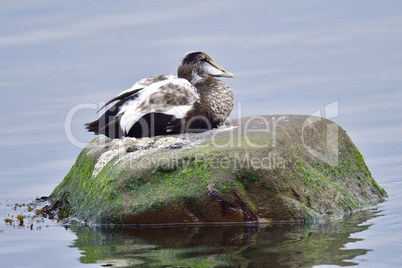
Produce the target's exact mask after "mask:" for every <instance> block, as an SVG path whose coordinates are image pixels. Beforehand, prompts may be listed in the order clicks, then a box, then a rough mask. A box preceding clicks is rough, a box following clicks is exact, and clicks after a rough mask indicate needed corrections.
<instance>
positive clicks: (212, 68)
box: [207, 61, 235, 78]
mask: <svg viewBox="0 0 402 268" xmlns="http://www.w3.org/2000/svg"><path fill="white" fill-rule="evenodd" d="M209 64H210V65H209V66H208V67H207V68H208V73H209V74H210V75H211V76H219V77H231V78H234V77H235V76H234V74H232V73H230V72H228V71H226V70H225V69H223V68H222V67H221V66H219V65H218V64H216V63H215V62H214V61H209Z"/></svg>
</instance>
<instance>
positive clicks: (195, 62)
mask: <svg viewBox="0 0 402 268" xmlns="http://www.w3.org/2000/svg"><path fill="white" fill-rule="evenodd" d="M177 76H178V77H180V78H186V79H187V80H189V81H190V82H191V83H193V84H196V83H198V82H200V81H202V80H205V79H207V78H208V77H211V76H213V77H231V78H234V75H233V74H232V73H229V72H227V71H226V70H225V69H223V68H222V67H221V66H219V65H218V64H216V63H215V62H214V61H213V60H212V59H211V57H210V56H208V55H207V54H206V53H204V52H200V51H197V52H189V53H187V54H186V55H184V57H183V59H182V60H181V62H180V65H179V68H178V70H177Z"/></svg>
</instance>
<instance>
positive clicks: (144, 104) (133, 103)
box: [86, 75, 199, 138]
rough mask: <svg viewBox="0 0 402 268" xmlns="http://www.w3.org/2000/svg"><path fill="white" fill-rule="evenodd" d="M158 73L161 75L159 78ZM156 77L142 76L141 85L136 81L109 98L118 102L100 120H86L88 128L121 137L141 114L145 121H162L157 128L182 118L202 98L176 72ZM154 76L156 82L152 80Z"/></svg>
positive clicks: (99, 132)
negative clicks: (145, 77) (128, 87)
mask: <svg viewBox="0 0 402 268" xmlns="http://www.w3.org/2000/svg"><path fill="white" fill-rule="evenodd" d="M157 77H159V78H161V79H160V80H156V79H155V78H157ZM157 77H153V78H154V79H150V78H147V79H143V80H141V81H139V82H138V83H136V84H138V85H140V86H138V87H135V85H134V86H133V87H132V88H130V89H129V90H126V91H124V92H122V93H120V94H119V95H118V96H116V97H115V98H113V99H112V100H110V101H109V102H108V103H107V104H106V105H109V104H111V103H113V102H115V103H114V104H113V105H111V106H110V107H109V108H107V109H106V111H105V112H104V114H103V115H102V116H100V117H99V119H98V120H95V121H93V122H91V123H88V124H86V128H87V130H88V131H91V132H94V133H95V134H104V135H106V136H108V137H111V138H118V137H121V136H127V135H132V134H131V133H132V132H131V133H130V129H131V128H132V127H133V126H134V125H135V124H136V123H137V122H138V121H139V120H140V119H141V118H142V117H144V118H145V121H146V122H145V123H146V124H152V123H155V122H156V124H157V125H159V126H156V128H158V127H159V128H163V127H166V126H165V125H163V124H164V122H166V121H167V120H169V121H170V122H173V121H174V120H176V119H181V118H183V117H184V116H185V115H186V113H187V112H188V111H189V110H190V109H191V108H193V105H194V103H195V102H196V101H197V100H198V99H199V94H198V92H197V89H196V88H195V87H194V86H193V85H192V84H191V83H190V82H189V81H187V80H186V79H182V78H177V77H176V76H173V75H169V76H164V77H161V76H157ZM151 78H152V77H151ZM152 80H153V81H157V82H153V83H152ZM144 84H148V85H145V86H144ZM151 114H152V116H150V115H151ZM143 121H144V119H143V120H142V121H141V122H140V123H143ZM152 121H153V122H152ZM166 123H167V124H170V123H169V122H166ZM137 125H138V124H137ZM134 135H137V134H134ZM141 135H142V134H139V136H141Z"/></svg>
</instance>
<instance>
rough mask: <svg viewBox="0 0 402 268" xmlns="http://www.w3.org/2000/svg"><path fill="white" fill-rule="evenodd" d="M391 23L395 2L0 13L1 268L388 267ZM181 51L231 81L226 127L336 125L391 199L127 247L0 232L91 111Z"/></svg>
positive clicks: (87, 231)
mask: <svg viewBox="0 0 402 268" xmlns="http://www.w3.org/2000/svg"><path fill="white" fill-rule="evenodd" d="M401 10H402V2H400V1H398V0H394V1H391V0H390V1H375V0H370V1H362V0H357V1H346V0H344V1H343V0H342V1H338V0H337V1H312V0H310V1H297V2H296V1H208V0H207V1H202V2H195V1H191V2H186V3H184V2H182V1H168V2H166V1H146V2H141V3H138V2H134V1H113V2H99V1H85V2H82V1H69V2H68V3H64V2H60V1H52V2H49V1H34V2H33V1H22V0H21V1H1V2H0V18H1V23H0V58H1V60H0V93H1V95H0V96H1V97H0V126H1V127H0V203H1V205H0V219H1V222H0V266H1V267H44V266H50V267H53V266H55V265H57V266H59V267H83V266H91V265H93V266H95V267H99V266H100V265H101V264H95V263H96V262H100V263H103V264H105V263H107V262H108V263H109V264H113V265H114V266H117V265H119V264H120V265H124V264H127V265H133V264H138V265H143V266H146V265H149V266H162V265H167V266H169V265H170V266H180V265H182V266H186V265H187V266H194V265H196V264H198V265H199V266H204V267H207V266H214V265H215V266H217V267H222V266H238V265H240V266H242V267H247V266H249V267H260V266H268V264H269V263H271V264H272V265H273V266H279V265H282V266H285V267H292V266H298V265H301V266H312V265H320V264H333V265H347V264H359V265H361V266H362V267H378V266H379V265H381V266H382V267H397V266H398V265H399V259H398V256H399V253H400V252H402V246H401V243H400V241H401V239H402V235H401V230H402V228H401V227H402V226H401V222H402V217H401V216H400V214H399V213H398V212H399V204H400V203H401V201H402V198H401V194H402V190H401V189H402V188H401V178H402V176H401V173H402V153H401V149H402V135H401V134H402V120H401V119H402V105H401V100H402V91H401V85H402V53H401V50H400V47H401V45H402V16H401ZM194 50H202V51H205V52H207V53H208V54H209V55H210V56H211V57H212V58H213V59H214V60H215V61H216V62H217V63H218V64H219V65H221V66H222V67H224V68H225V69H226V70H228V71H230V72H232V73H234V74H235V75H236V78H235V79H226V80H225V82H226V83H228V84H229V85H230V86H231V88H232V89H233V92H234V96H235V102H236V105H235V108H234V110H233V113H232V115H231V117H233V118H236V117H240V116H250V115H256V114H313V113H315V114H317V113H318V114H319V115H321V116H323V117H327V118H330V119H332V120H334V121H336V122H337V123H338V124H339V125H340V126H342V127H343V128H344V129H345V130H346V131H347V133H348V134H349V135H350V137H351V138H352V140H353V142H354V143H355V144H356V145H357V147H358V148H359V149H360V151H361V152H362V154H363V156H364V157H365V159H366V163H367V164H368V166H369V169H370V171H371V172H372V174H373V177H374V178H375V179H376V180H377V182H378V183H379V184H380V186H382V187H383V188H385V189H386V190H387V192H388V195H389V198H388V199H386V200H385V202H384V203H381V204H379V205H378V206H376V207H375V209H374V210H370V211H366V212H362V213H358V214H356V215H352V217H350V218H346V219H345V220H343V221H341V222H337V223H331V224H329V225H314V226H297V225H292V226H290V225H285V226H267V227H264V228H262V227H261V228H259V229H253V228H244V227H238V226H235V227H230V228H229V227H227V228H226V229H225V228H221V227H220V228H218V227H216V228H212V229H211V228H210V229H205V228H193V227H191V228H190V227H189V228H187V229H184V230H183V229H177V228H176V229H169V230H168V229H166V230H155V229H152V230H143V231H142V232H141V233H138V232H137V231H135V230H127V229H115V230H108V229H97V228H93V227H85V226H80V225H69V226H68V227H67V228H65V227H64V226H63V224H62V223H56V222H55V221H45V222H43V223H42V222H39V223H35V224H34V225H33V227H39V226H40V227H41V229H40V230H39V229H36V228H33V230H30V228H29V225H26V224H25V225H24V226H23V227H19V226H18V224H17V226H16V227H15V228H14V227H13V225H9V224H6V223H5V222H4V219H5V218H7V217H9V216H8V214H9V213H11V214H12V216H15V213H17V212H21V213H27V212H24V210H26V209H27V207H26V206H21V207H19V206H17V207H16V210H15V211H13V207H15V203H18V204H24V203H25V204H27V203H29V202H30V201H32V200H34V199H35V198H36V197H40V196H46V195H49V193H50V192H51V191H52V190H53V188H54V187H55V186H56V185H57V184H58V183H60V181H61V180H62V179H63V177H64V176H65V175H66V174H67V172H68V171H69V169H70V167H71V166H72V164H73V163H74V161H75V158H76V157H77V155H78V153H79V152H80V150H81V148H80V147H82V146H83V145H84V144H86V143H87V142H88V141H90V140H91V139H92V138H93V136H92V135H91V134H89V133H87V132H85V130H84V128H83V127H82V125H83V123H85V122H89V121H92V120H94V119H95V118H96V113H95V110H96V106H97V105H99V103H102V102H105V101H107V100H109V99H110V98H112V97H114V96H115V95H116V94H118V93H120V92H121V91H123V90H125V89H127V88H129V87H130V86H131V85H132V84H134V83H135V82H136V81H138V80H139V79H141V78H143V77H146V76H150V75H155V74H162V73H175V72H176V67H177V64H178V62H179V60H180V58H181V57H182V56H183V55H184V54H185V53H186V52H188V51H194ZM334 103H335V104H336V105H335V106H334ZM331 104H332V105H331ZM328 105H331V107H332V110H331V111H329V110H328V109H327V111H326V110H325V107H328ZM334 107H335V110H334V109H333V108H334ZM47 226H48V227H47ZM153 234H156V235H153ZM113 261H114V262H113ZM89 263H92V264H89Z"/></svg>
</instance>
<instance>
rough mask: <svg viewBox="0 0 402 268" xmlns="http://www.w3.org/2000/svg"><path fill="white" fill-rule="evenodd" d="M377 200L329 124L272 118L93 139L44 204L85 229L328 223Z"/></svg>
mask: <svg viewBox="0 0 402 268" xmlns="http://www.w3.org/2000/svg"><path fill="white" fill-rule="evenodd" d="M385 196H386V192H385V191H384V190H383V189H382V188H381V187H380V186H378V184H377V183H376V182H375V180H374V179H373V178H372V176H371V173H370V171H369V170H368V168H367V166H366V164H365V162H364V159H363V157H362V155H361V154H360V152H359V150H358V149H357V148H356V147H355V145H354V144H353V142H352V141H351V140H350V138H349V137H348V135H347V134H346V132H345V131H344V130H343V129H342V128H340V127H339V126H338V125H337V124H335V123H333V122H332V121H329V120H326V119H323V118H319V117H309V116H304V115H275V116H254V117H248V118H241V119H236V120H232V121H230V122H228V123H227V125H226V126H223V127H221V128H218V129H213V130H210V131H206V132H202V133H185V134H182V135H171V136H158V137H153V138H142V139H135V138H124V139H122V140H118V139H116V140H111V139H109V138H106V137H104V136H100V137H99V138H95V139H94V140H92V141H91V142H90V143H89V144H88V145H87V146H86V147H85V148H84V149H83V150H82V152H81V153H80V155H79V156H78V158H77V161H76V163H75V164H74V165H73V167H72V168H71V170H70V172H69V173H68V174H67V176H66V177H65V178H64V180H63V181H62V182H61V183H60V185H58V186H57V187H56V189H55V190H54V191H53V193H52V194H51V195H50V200H52V201H53V202H54V201H55V200H57V201H58V202H59V203H58V204H60V205H59V208H60V209H62V210H64V211H65V212H67V213H68V214H69V215H72V216H75V217H78V218H80V219H88V220H91V221H93V222H95V223H117V224H118V223H124V224H172V223H206V222H261V223H266V222H271V221H316V220H321V219H325V218H334V217H335V218H338V217H341V216H343V215H344V214H345V213H350V212H352V211H355V210H360V209H363V208H366V207H368V206H370V205H372V204H374V203H377V202H380V201H381V200H382V198H383V197H385Z"/></svg>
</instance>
